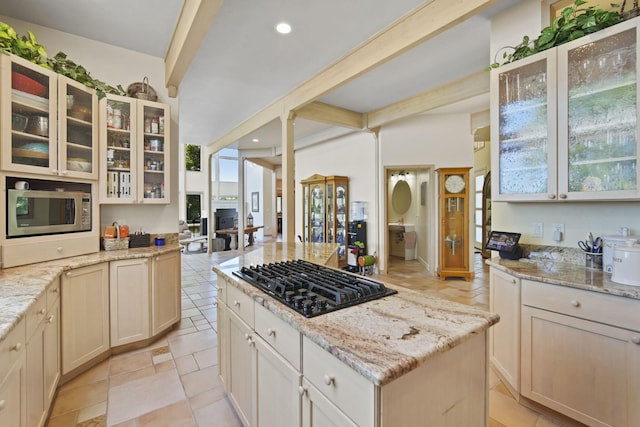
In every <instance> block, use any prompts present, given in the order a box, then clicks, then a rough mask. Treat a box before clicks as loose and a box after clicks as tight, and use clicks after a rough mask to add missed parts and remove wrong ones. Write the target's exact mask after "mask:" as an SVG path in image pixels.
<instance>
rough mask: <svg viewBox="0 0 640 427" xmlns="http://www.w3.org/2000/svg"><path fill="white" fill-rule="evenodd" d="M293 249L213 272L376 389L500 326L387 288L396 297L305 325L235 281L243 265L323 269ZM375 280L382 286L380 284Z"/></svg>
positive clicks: (485, 316) (493, 319)
mask: <svg viewBox="0 0 640 427" xmlns="http://www.w3.org/2000/svg"><path fill="white" fill-rule="evenodd" d="M293 245H294V244H289V245H287V244H274V246H268V245H267V246H265V248H264V250H256V251H253V252H250V253H248V254H246V255H241V256H240V257H238V258H235V259H233V260H230V261H228V262H225V263H223V264H220V265H217V266H214V267H213V270H214V271H216V272H217V273H219V274H222V275H224V276H226V277H227V278H229V279H230V281H231V282H232V283H233V285H234V286H236V287H237V288H238V289H240V290H241V291H243V292H244V293H246V294H247V295H249V296H251V297H252V298H253V300H254V301H255V302H256V303H258V304H261V305H263V306H264V307H266V308H267V309H268V310H270V311H271V312H272V313H274V314H275V315H276V316H278V317H279V318H281V319H283V320H284V321H286V322H287V323H288V324H290V325H291V326H292V327H294V328H295V329H297V330H298V331H300V332H301V333H302V334H304V335H305V336H307V337H308V338H310V339H311V340H312V341H314V342H315V343H317V344H318V345H320V346H321V347H322V348H324V349H325V350H327V351H328V352H330V353H331V354H333V355H334V356H336V357H337V358H338V359H340V360H342V361H343V362H344V363H345V364H347V365H348V366H350V367H351V368H352V369H354V370H356V371H357V372H359V373H360V374H361V375H362V376H364V377H365V378H367V379H368V380H370V381H371V382H373V383H374V384H376V385H384V384H387V383H389V382H391V381H393V380H394V379H396V378H398V377H400V376H402V375H404V374H406V373H408V372H410V371H411V370H413V369H415V368H416V367H417V366H419V365H421V364H422V363H424V362H426V361H427V360H429V359H430V358H432V357H434V356H436V355H437V354H439V353H443V352H446V351H447V350H449V349H451V348H453V347H455V346H456V345H458V344H460V343H462V342H463V341H465V340H466V339H468V338H470V337H472V336H474V335H475V334H478V333H481V332H482V331H485V330H486V329H488V328H489V327H490V326H492V325H494V324H495V323H497V322H498V315H496V314H492V313H488V312H486V311H482V310H478V309H476V308H473V307H470V306H467V305H463V304H458V303H455V302H451V301H447V300H444V299H442V298H440V297H438V296H437V295H436V294H435V293H430V292H428V291H422V292H416V291H412V290H408V289H405V288H399V287H394V286H391V285H387V284H385V285H386V286H387V287H389V288H392V289H396V290H397V291H398V294H395V295H391V296H388V297H385V298H382V299H378V300H375V301H370V302H366V303H362V304H358V305H356V306H353V307H348V308H344V309H341V310H337V311H334V312H330V313H326V314H322V315H319V316H316V317H313V318H310V319H308V318H305V317H304V316H302V315H300V314H298V313H297V312H295V311H293V310H291V309H289V308H288V307H286V306H285V305H284V304H281V303H280V302H278V301H277V300H276V299H274V298H272V297H270V296H269V295H267V294H265V293H264V292H262V291H261V290H259V289H257V288H255V287H253V286H252V285H250V284H248V283H247V282H245V281H244V280H242V279H240V278H238V277H237V276H235V275H233V271H236V270H238V269H239V268H240V267H241V266H243V265H257V264H264V263H269V262H278V261H284V260H287V259H298V258H305V256H304V255H312V258H311V259H309V258H306V259H307V260H309V261H312V262H316V263H318V264H324V261H323V255H322V250H320V249H319V250H317V251H316V252H315V253H314V252H313V250H309V249H307V250H301V249H300V247H298V245H296V246H295V247H294V246H293ZM373 280H376V281H381V282H383V283H384V279H382V280H379V278H375V279H373Z"/></svg>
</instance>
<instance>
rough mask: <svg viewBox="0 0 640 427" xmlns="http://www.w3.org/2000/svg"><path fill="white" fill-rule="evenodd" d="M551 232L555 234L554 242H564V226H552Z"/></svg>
mask: <svg viewBox="0 0 640 427" xmlns="http://www.w3.org/2000/svg"><path fill="white" fill-rule="evenodd" d="M551 230H552V233H553V240H554V241H556V242H561V241H562V240H564V224H552V225H551Z"/></svg>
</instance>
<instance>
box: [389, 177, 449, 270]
mask: <svg viewBox="0 0 640 427" xmlns="http://www.w3.org/2000/svg"><path fill="white" fill-rule="evenodd" d="M384 176H385V198H384V200H385V205H384V206H385V208H384V210H385V215H384V218H385V219H384V224H385V226H384V227H383V228H384V236H383V240H384V241H385V243H386V244H385V248H386V250H385V263H384V270H386V271H389V270H390V269H392V268H393V264H395V265H398V263H396V262H393V263H392V262H390V261H392V260H393V261H403V264H405V265H406V264H407V263H408V264H415V265H414V268H416V265H417V268H418V269H423V270H426V271H427V272H428V273H429V274H431V275H433V272H434V271H435V266H436V253H437V252H436V250H435V245H436V238H435V236H436V233H435V230H436V228H435V227H436V224H435V221H436V220H435V218H436V216H435V214H436V206H437V204H436V202H437V200H436V198H435V184H434V182H435V180H434V176H435V171H434V167H433V166H429V165H418V166H387V167H385V175H384Z"/></svg>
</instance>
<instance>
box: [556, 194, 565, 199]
mask: <svg viewBox="0 0 640 427" xmlns="http://www.w3.org/2000/svg"><path fill="white" fill-rule="evenodd" d="M558 197H559V198H561V199H566V198H567V195H566V194H564V193H562V194H560V195H559V196H558Z"/></svg>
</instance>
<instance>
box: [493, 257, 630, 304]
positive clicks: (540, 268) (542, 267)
mask: <svg viewBox="0 0 640 427" xmlns="http://www.w3.org/2000/svg"><path fill="white" fill-rule="evenodd" d="M486 263H487V264H488V265H490V266H491V267H494V268H496V269H498V270H502V271H504V272H506V273H509V274H512V275H514V276H516V277H519V278H521V279H528V280H533V281H536V282H543V283H549V284H552V285H560V286H567V287H571V288H577V289H584V290H587V291H594V292H600V293H603V294H609V295H616V296H620V297H626V298H634V299H640V286H628V285H622V284H619V283H616V282H613V281H611V274H609V273H606V272H604V271H602V270H592V269H589V268H586V267H583V266H580V265H575V264H570V263H564V262H557V261H552V260H535V259H529V258H522V259H521V260H518V261H511V260H506V259H501V258H498V257H493V258H490V259H488V260H487V261H486Z"/></svg>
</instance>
